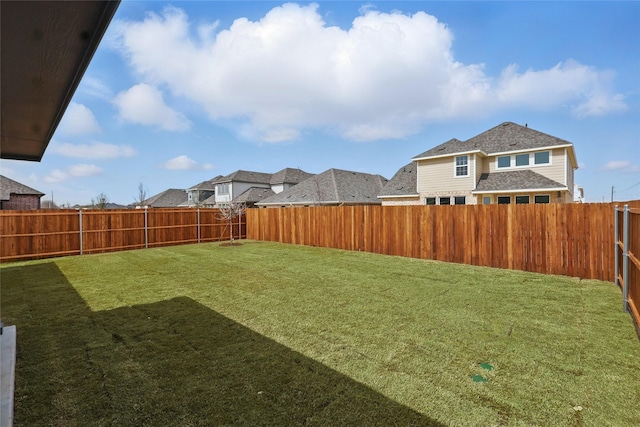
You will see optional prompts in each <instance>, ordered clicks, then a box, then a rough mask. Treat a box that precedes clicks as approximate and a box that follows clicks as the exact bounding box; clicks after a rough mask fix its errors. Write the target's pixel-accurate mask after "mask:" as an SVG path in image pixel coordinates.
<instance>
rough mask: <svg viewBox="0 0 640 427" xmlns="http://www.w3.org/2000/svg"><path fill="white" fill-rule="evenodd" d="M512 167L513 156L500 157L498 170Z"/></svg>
mask: <svg viewBox="0 0 640 427" xmlns="http://www.w3.org/2000/svg"><path fill="white" fill-rule="evenodd" d="M508 167H511V156H500V157H498V169H501V168H508Z"/></svg>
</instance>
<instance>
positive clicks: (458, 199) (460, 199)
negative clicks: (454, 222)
mask: <svg viewBox="0 0 640 427" xmlns="http://www.w3.org/2000/svg"><path fill="white" fill-rule="evenodd" d="M453 202H454V203H455V204H456V205H465V204H466V197H465V196H456V197H454V198H453Z"/></svg>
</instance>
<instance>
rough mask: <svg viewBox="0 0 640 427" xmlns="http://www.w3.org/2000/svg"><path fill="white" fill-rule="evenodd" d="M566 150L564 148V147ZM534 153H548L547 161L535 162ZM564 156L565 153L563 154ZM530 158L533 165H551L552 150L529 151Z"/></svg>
mask: <svg viewBox="0 0 640 427" xmlns="http://www.w3.org/2000/svg"><path fill="white" fill-rule="evenodd" d="M565 151H566V149H565ZM536 153H549V163H536ZM565 158H566V155H565ZM531 159H532V160H533V164H532V165H531V166H533V167H536V168H537V167H542V166H551V165H552V164H553V151H551V150H542V151H534V152H533V153H531Z"/></svg>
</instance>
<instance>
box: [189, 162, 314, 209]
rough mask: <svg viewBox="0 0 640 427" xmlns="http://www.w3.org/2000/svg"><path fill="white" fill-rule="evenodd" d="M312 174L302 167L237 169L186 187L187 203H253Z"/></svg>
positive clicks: (215, 204) (196, 204) (216, 205)
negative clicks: (275, 170) (276, 170)
mask: <svg viewBox="0 0 640 427" xmlns="http://www.w3.org/2000/svg"><path fill="white" fill-rule="evenodd" d="M311 176H313V174H310V173H308V172H305V171H303V170H301V169H294V168H285V169H282V170H281V171H278V172H276V173H274V174H271V173H265V172H254V171H246V170H237V171H235V172H232V173H230V174H228V175H225V176H222V175H220V176H217V177H215V178H213V179H210V180H208V181H203V182H201V183H199V184H197V185H195V186H193V187H191V188H189V189H187V190H186V191H187V195H188V199H187V202H186V204H185V205H186V206H191V207H193V206H201V207H221V206H224V205H228V204H230V203H243V204H244V205H246V206H247V207H252V206H253V205H254V204H255V203H256V202H259V201H260V200H262V199H265V198H267V197H270V196H273V195H275V194H278V193H281V192H282V191H285V190H287V189H289V188H291V187H293V186H294V185H296V184H298V183H300V182H302V181H304V180H305V179H307V178H309V177H311Z"/></svg>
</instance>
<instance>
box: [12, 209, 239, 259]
mask: <svg viewBox="0 0 640 427" xmlns="http://www.w3.org/2000/svg"><path fill="white" fill-rule="evenodd" d="M243 221H244V217H243V216H241V217H237V218H235V219H234V220H233V224H232V225H230V224H229V220H226V219H223V218H222V215H221V213H220V211H219V210H217V209H188V208H187V209H126V210H80V211H76V210H39V211H34V210H31V211H0V250H1V252H0V261H15V260H20V259H31V258H46V257H53V256H62V255H80V254H90V253H97V252H109V251H118V250H125V249H141V248H150V247H157V246H169V245H179V244H186V243H199V242H212V241H221V240H229V239H230V238H231V234H230V233H233V237H234V238H242V237H244V236H245V234H246V228H245V224H244V222H243ZM230 230H231V231H230Z"/></svg>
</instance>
